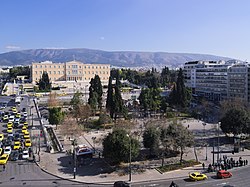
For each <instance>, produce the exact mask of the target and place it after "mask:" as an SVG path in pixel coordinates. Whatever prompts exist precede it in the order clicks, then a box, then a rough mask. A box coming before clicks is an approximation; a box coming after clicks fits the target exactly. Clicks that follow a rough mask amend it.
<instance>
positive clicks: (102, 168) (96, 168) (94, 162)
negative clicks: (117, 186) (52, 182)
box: [58, 155, 114, 176]
mask: <svg viewBox="0 0 250 187" xmlns="http://www.w3.org/2000/svg"><path fill="white" fill-rule="evenodd" d="M58 161H59V165H60V166H61V167H60V168H59V169H58V170H59V171H60V172H62V173H64V174H73V171H74V160H73V157H72V155H65V156H62V157H60V158H58ZM113 171H114V169H113V168H111V167H110V166H109V165H108V164H107V163H106V162H105V161H104V159H103V158H84V159H82V160H81V161H77V162H76V173H77V175H78V176H96V175H103V174H109V173H111V172H113Z"/></svg>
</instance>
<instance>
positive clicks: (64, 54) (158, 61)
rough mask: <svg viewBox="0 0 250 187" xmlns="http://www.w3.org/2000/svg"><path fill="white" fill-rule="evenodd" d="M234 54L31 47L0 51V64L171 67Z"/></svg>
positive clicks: (213, 59) (219, 58) (226, 58)
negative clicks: (69, 62)
mask: <svg viewBox="0 0 250 187" xmlns="http://www.w3.org/2000/svg"><path fill="white" fill-rule="evenodd" d="M230 59H232V58H228V57H221V56H215V55H208V54H192V53H167V52H135V51H102V50H93V49H86V48H80V49H29V50H20V51H12V52H7V53H2V54H0V64H1V66H15V65H29V64H31V63H32V62H42V61H47V60H49V61H52V62H67V61H72V60H77V61H81V62H83V63H90V64H94V63H98V64H111V66H113V67H128V68H143V69H149V68H152V67H154V68H162V67H164V66H167V67H169V68H176V67H181V66H183V65H184V63H185V62H189V61H197V60H210V61H217V60H230Z"/></svg>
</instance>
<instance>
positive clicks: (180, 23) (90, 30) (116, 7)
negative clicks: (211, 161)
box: [0, 0, 250, 61]
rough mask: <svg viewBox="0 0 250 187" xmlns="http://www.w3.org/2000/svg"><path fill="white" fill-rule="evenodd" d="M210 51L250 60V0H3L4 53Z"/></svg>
mask: <svg viewBox="0 0 250 187" xmlns="http://www.w3.org/2000/svg"><path fill="white" fill-rule="evenodd" d="M34 48H90V49H101V50H108V51H124V50H126V51H128V50H129V51H153V52H155V51H162V52H186V53H204V54H213V55H220V56H227V57H232V58H237V59H241V60H246V59H247V60H248V61H250V50H249V49H250V0H3V1H1V2H0V53H4V52H8V51H12V50H23V49H34Z"/></svg>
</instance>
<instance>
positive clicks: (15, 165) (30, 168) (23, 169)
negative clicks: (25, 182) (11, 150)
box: [0, 161, 39, 180]
mask: <svg viewBox="0 0 250 187" xmlns="http://www.w3.org/2000/svg"><path fill="white" fill-rule="evenodd" d="M38 170H39V169H38V167H37V166H36V165H35V163H32V162H27V161H15V162H11V161H9V162H8V163H7V165H6V167H5V170H3V166H0V180H2V179H4V178H6V177H7V178H8V177H17V176H19V175H22V176H23V175H26V174H27V177H28V175H29V174H28V173H36V172H38Z"/></svg>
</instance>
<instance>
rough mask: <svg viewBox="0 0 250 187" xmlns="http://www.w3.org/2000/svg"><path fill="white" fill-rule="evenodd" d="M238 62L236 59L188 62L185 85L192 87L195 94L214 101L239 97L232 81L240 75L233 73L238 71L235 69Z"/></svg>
mask: <svg viewBox="0 0 250 187" xmlns="http://www.w3.org/2000/svg"><path fill="white" fill-rule="evenodd" d="M238 64H239V62H238V61H236V60H230V61H195V62H187V63H185V65H184V77H185V85H186V86H187V87H189V88H192V91H193V93H194V94H196V95H198V96H203V97H205V98H207V99H208V100H212V101H221V100H225V99H228V98H230V97H231V98H234V97H237V94H233V93H232V92H233V90H234V89H235V88H233V87H232V86H233V84H232V82H233V81H235V80H233V78H235V79H236V78H237V76H238V75H237V76H236V75H234V74H233V72H235V71H236V72H238V70H234V69H235V68H236V67H237V65H238ZM229 74H230V76H228V75H229ZM245 84H246V81H245ZM230 93H231V96H230V97H229V94H230ZM244 94H246V93H244Z"/></svg>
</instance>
